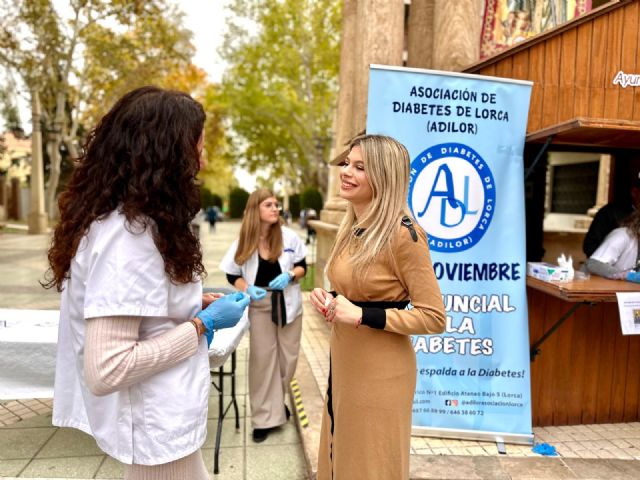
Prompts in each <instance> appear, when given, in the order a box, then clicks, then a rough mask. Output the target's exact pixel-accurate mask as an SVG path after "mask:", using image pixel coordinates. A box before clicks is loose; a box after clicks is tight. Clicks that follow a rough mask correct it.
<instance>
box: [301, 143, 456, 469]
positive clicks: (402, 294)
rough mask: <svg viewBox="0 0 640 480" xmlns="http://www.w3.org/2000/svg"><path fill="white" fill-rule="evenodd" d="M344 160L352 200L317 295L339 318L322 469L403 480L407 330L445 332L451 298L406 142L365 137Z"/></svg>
mask: <svg viewBox="0 0 640 480" xmlns="http://www.w3.org/2000/svg"><path fill="white" fill-rule="evenodd" d="M341 168H342V170H341V172H340V196H341V197H342V198H344V199H345V200H347V201H348V202H349V206H348V207H347V213H346V215H345V218H344V220H343V222H342V225H341V226H340V230H339V231H338V235H337V238H336V243H335V245H334V246H333V250H332V252H331V254H330V256H329V259H328V261H327V275H328V277H329V280H330V282H331V285H332V288H333V289H334V290H335V291H334V292H327V291H325V290H323V289H321V288H316V289H314V290H313V292H312V294H311V297H310V298H311V303H312V304H313V306H314V307H315V308H316V310H317V311H318V312H320V313H322V314H323V315H324V316H325V318H326V320H327V321H328V322H331V323H332V332H331V343H330V346H331V356H330V362H331V363H330V373H329V386H328V389H327V399H326V407H325V412H324V417H323V422H322V432H321V437H320V450H319V457H318V476H317V478H318V480H331V479H332V480H349V479H354V478H362V479H365V478H366V479H367V480H376V479H379V480H394V479H398V480H405V479H408V478H409V453H410V439H411V410H412V401H413V394H414V390H415V384H416V358H415V352H414V350H413V347H412V344H411V340H410V337H409V336H410V335H414V334H416V335H423V334H437V333H442V332H443V331H444V327H445V311H444V306H443V303H442V298H441V294H440V289H439V287H438V284H437V282H436V278H435V275H434V273H433V267H432V265H431V259H430V257H429V249H428V246H427V237H426V234H425V233H424V231H423V230H422V229H421V228H420V227H419V226H418V225H417V224H415V223H414V222H413V221H412V220H411V216H410V215H411V214H410V213H409V210H408V207H407V205H406V199H407V191H408V185H409V155H408V153H407V150H406V149H405V148H404V146H403V145H402V144H400V143H399V142H397V141H396V140H394V139H392V138H390V137H385V136H382V135H364V136H360V137H357V138H355V139H354V140H353V141H352V142H351V145H350V147H349V154H348V155H347V156H346V159H345V160H344V162H343V163H342V164H341ZM409 302H410V303H411V305H412V306H413V308H412V309H406V307H407V305H408V304H409Z"/></svg>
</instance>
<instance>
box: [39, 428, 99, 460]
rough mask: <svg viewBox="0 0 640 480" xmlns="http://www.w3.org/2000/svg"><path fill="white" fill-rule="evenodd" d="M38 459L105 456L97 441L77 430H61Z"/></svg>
mask: <svg viewBox="0 0 640 480" xmlns="http://www.w3.org/2000/svg"><path fill="white" fill-rule="evenodd" d="M57 430H58V431H57V432H56V433H55V434H54V435H53V436H52V437H51V439H50V440H49V441H48V442H47V443H46V445H45V446H44V447H43V448H42V450H40V452H38V455H37V456H36V458H43V459H44V458H56V457H83V456H92V455H103V452H102V450H100V449H99V448H98V445H96V442H95V440H94V439H93V437H91V436H90V435H87V434H86V433H84V432H81V431H80V430H76V429H75V428H59V429H57Z"/></svg>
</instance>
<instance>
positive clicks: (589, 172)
mask: <svg viewBox="0 0 640 480" xmlns="http://www.w3.org/2000/svg"><path fill="white" fill-rule="evenodd" d="M551 168H553V172H552V178H553V184H552V187H551V209H550V210H551V212H553V213H576V214H585V213H587V211H588V210H589V209H590V208H591V207H593V206H594V205H595V204H596V196H597V191H598V171H599V168H600V165H599V163H598V162H586V163H574V164H569V165H556V166H553V167H551Z"/></svg>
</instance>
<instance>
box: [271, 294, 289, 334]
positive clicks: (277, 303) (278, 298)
mask: <svg viewBox="0 0 640 480" xmlns="http://www.w3.org/2000/svg"><path fill="white" fill-rule="evenodd" d="M278 313H279V314H280V322H278ZM271 321H272V322H273V323H275V324H276V325H280V326H281V327H284V326H286V325H287V307H286V304H285V302H284V293H283V291H282V290H271Z"/></svg>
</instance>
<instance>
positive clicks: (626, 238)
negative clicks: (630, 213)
mask: <svg viewBox="0 0 640 480" xmlns="http://www.w3.org/2000/svg"><path fill="white" fill-rule="evenodd" d="M637 256H638V239H637V238H636V237H635V235H631V234H630V233H629V230H627V228H626V227H619V228H616V229H614V230H612V231H611V232H610V233H609V235H607V237H606V238H605V239H604V240H603V242H602V243H601V244H600V246H599V247H598V248H597V249H596V251H595V252H593V254H592V255H591V257H590V258H593V259H594V260H598V261H600V262H602V263H606V264H608V265H611V266H612V267H614V268H616V269H617V270H618V271H624V270H629V269H631V268H633V267H635V266H636V258H637Z"/></svg>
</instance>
